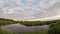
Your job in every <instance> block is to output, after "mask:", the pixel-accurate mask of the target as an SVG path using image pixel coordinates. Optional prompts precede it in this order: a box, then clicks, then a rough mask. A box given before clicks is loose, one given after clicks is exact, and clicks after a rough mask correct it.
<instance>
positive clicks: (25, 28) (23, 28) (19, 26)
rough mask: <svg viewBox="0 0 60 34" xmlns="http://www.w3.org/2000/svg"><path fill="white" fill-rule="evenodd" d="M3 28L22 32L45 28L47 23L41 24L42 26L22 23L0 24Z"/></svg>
mask: <svg viewBox="0 0 60 34" xmlns="http://www.w3.org/2000/svg"><path fill="white" fill-rule="evenodd" d="M1 27H2V28H4V29H7V30H12V31H14V32H16V33H22V32H27V31H28V32H31V31H39V30H47V29H48V27H49V25H42V26H25V25H22V24H19V23H17V24H10V25H5V26H1Z"/></svg>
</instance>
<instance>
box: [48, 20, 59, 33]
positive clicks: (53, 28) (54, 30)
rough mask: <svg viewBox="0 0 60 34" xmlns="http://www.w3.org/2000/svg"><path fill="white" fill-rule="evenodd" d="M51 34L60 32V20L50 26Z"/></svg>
mask: <svg viewBox="0 0 60 34" xmlns="http://www.w3.org/2000/svg"><path fill="white" fill-rule="evenodd" d="M48 33H49V34H60V21H56V23H53V24H51V25H50V26H49V31H48Z"/></svg>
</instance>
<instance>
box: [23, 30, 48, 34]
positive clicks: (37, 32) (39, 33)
mask: <svg viewBox="0 0 60 34" xmlns="http://www.w3.org/2000/svg"><path fill="white" fill-rule="evenodd" d="M23 34H48V33H47V31H44V30H42V31H32V32H23Z"/></svg>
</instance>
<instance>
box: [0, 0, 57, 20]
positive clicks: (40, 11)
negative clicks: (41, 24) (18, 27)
mask: <svg viewBox="0 0 60 34" xmlns="http://www.w3.org/2000/svg"><path fill="white" fill-rule="evenodd" d="M57 1H58V0H0V11H1V12H0V17H4V18H16V19H21V20H22V19H23V20H24V19H37V18H41V17H47V16H48V15H49V16H51V15H52V14H54V13H52V12H51V11H48V10H47V9H49V7H51V6H52V5H53V4H54V3H55V2H57Z"/></svg>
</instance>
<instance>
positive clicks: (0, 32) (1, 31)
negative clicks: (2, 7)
mask: <svg viewBox="0 0 60 34" xmlns="http://www.w3.org/2000/svg"><path fill="white" fill-rule="evenodd" d="M0 34H16V33H15V32H12V31H11V30H5V29H3V28H0Z"/></svg>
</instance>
